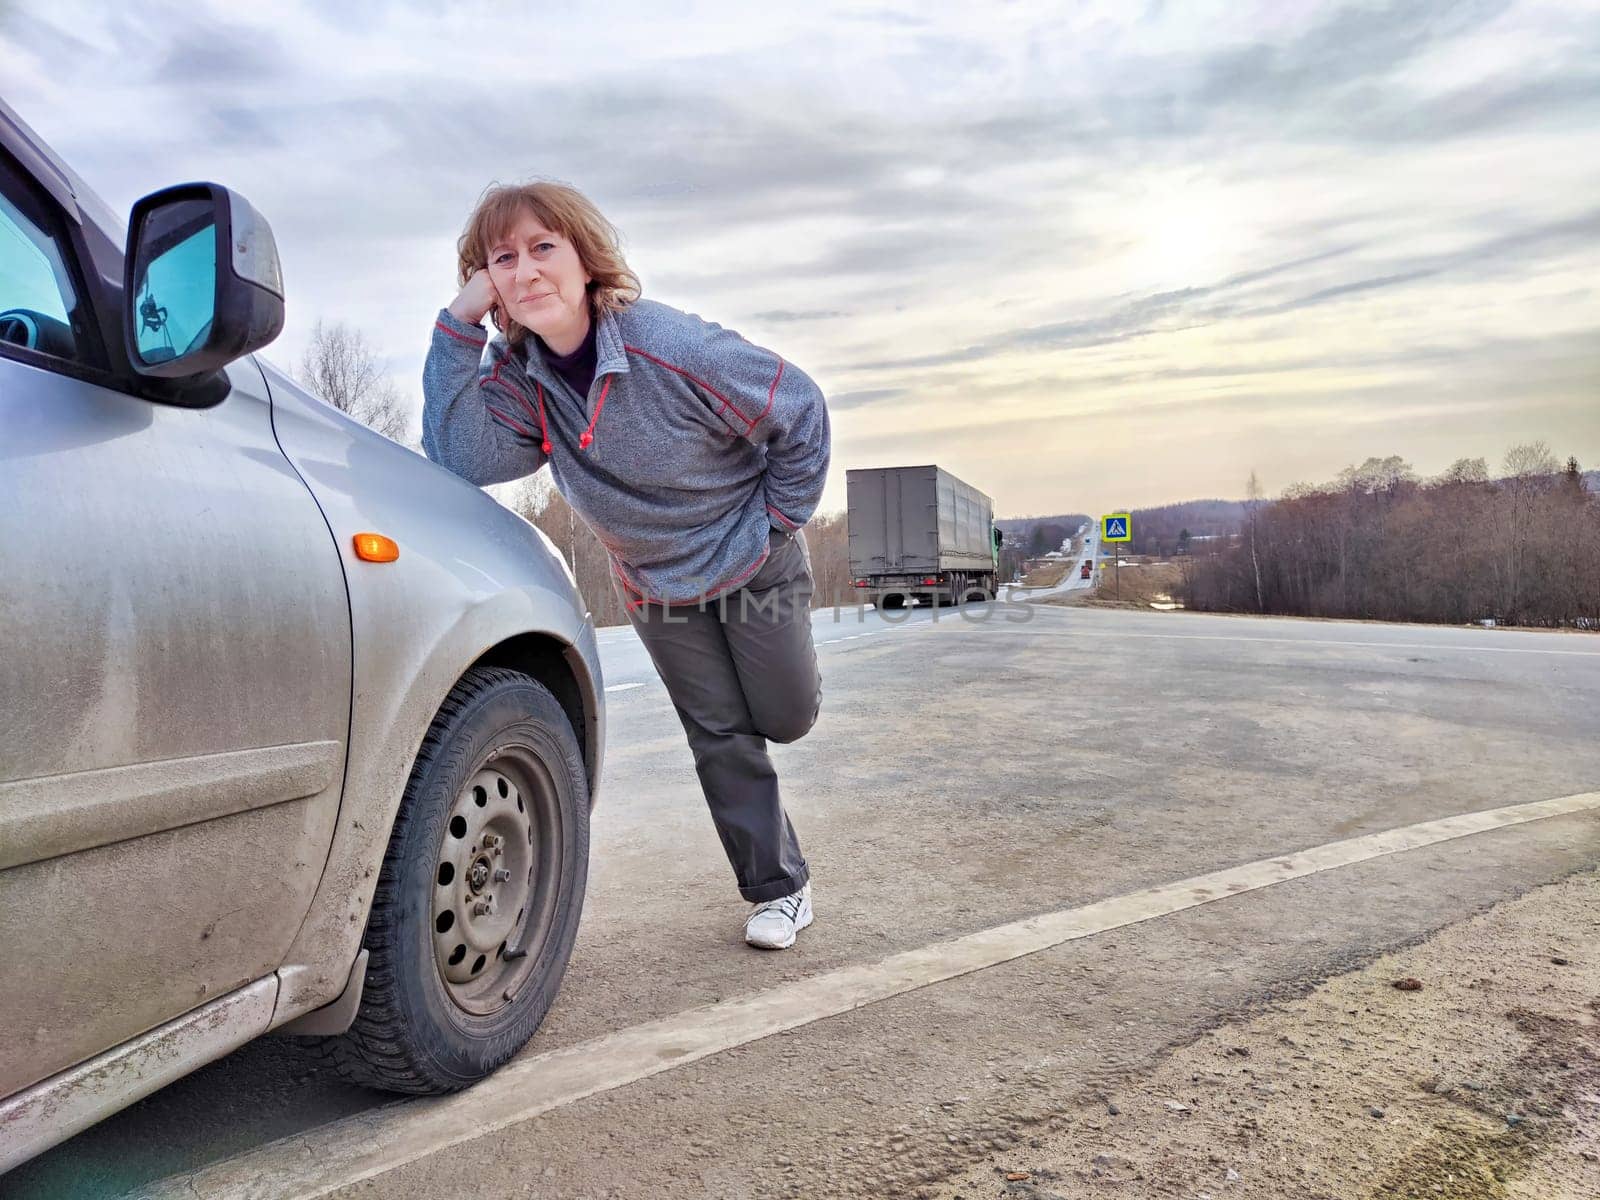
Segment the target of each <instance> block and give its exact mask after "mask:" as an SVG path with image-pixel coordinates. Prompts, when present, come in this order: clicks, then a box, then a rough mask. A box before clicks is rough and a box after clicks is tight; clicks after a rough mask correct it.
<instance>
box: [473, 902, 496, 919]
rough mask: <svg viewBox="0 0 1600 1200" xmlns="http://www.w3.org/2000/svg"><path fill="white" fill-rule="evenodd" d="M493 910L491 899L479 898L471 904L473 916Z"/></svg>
mask: <svg viewBox="0 0 1600 1200" xmlns="http://www.w3.org/2000/svg"><path fill="white" fill-rule="evenodd" d="M493 910H494V904H493V903H492V902H491V901H488V900H479V901H478V902H477V903H476V904H474V905H473V906H472V915H473V916H475V917H481V916H483V915H485V914H486V913H489V912H492V911H493Z"/></svg>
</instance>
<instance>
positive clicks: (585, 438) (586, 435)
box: [534, 375, 611, 454]
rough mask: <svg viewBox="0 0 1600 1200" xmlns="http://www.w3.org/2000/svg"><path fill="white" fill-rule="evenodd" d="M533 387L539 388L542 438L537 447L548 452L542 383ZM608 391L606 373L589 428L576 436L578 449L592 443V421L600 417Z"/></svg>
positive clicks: (548, 441) (609, 383)
mask: <svg viewBox="0 0 1600 1200" xmlns="http://www.w3.org/2000/svg"><path fill="white" fill-rule="evenodd" d="M534 387H536V388H538V389H539V436H540V437H541V438H543V439H544V440H543V443H542V444H541V445H540V447H539V449H541V450H543V451H544V452H545V453H546V454H549V453H550V430H549V428H548V427H547V426H546V425H545V423H544V384H542V383H535V384H534ZM610 391H611V376H609V375H607V376H606V381H605V383H603V384H602V385H601V386H600V399H599V400H598V401H596V402H595V406H594V416H593V417H592V418H591V419H590V421H589V428H587V429H585V430H584V431H583V435H582V436H581V437H579V438H578V447H579V449H582V450H587V449H588V448H589V447H590V446H592V445H594V423H595V422H596V421H598V420H599V419H600V410H601V409H602V408H604V407H605V406H606V394H607V393H608V392H610Z"/></svg>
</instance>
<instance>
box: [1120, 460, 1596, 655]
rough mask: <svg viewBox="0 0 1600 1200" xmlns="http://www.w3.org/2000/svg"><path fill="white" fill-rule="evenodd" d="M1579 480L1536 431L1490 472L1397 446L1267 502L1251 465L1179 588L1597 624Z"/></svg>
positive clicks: (1378, 612) (1305, 602)
mask: <svg viewBox="0 0 1600 1200" xmlns="http://www.w3.org/2000/svg"><path fill="white" fill-rule="evenodd" d="M1593 478H1595V474H1594V473H1593V472H1591V473H1589V474H1588V475H1585V473H1584V472H1583V471H1582V470H1581V469H1580V468H1579V466H1578V462H1577V460H1576V459H1574V458H1568V459H1567V461H1566V463H1565V465H1563V464H1561V462H1560V461H1559V460H1558V459H1557V458H1556V457H1555V456H1554V455H1553V454H1552V453H1551V452H1550V449H1549V447H1548V446H1547V445H1545V443H1543V442H1532V443H1527V444H1524V445H1519V446H1514V447H1512V448H1511V450H1510V451H1508V452H1507V454H1506V456H1505V459H1504V461H1503V464H1502V470H1501V472H1500V473H1499V476H1498V477H1497V478H1490V475H1489V471H1488V467H1487V464H1486V463H1485V461H1484V460H1483V459H1481V458H1471V459H1461V460H1459V461H1457V462H1456V463H1454V464H1453V465H1452V466H1451V467H1450V468H1449V469H1448V470H1447V471H1445V472H1444V473H1443V474H1441V475H1439V476H1437V477H1435V478H1432V479H1421V478H1419V477H1418V476H1417V474H1416V472H1415V471H1413V470H1412V468H1411V465H1410V464H1409V463H1407V462H1405V461H1404V460H1403V459H1401V458H1400V457H1398V456H1391V457H1389V458H1383V459H1378V458H1369V459H1368V460H1367V461H1366V462H1364V463H1362V464H1361V465H1360V466H1358V467H1349V468H1347V469H1346V470H1344V471H1342V472H1341V473H1340V474H1339V477H1338V478H1337V479H1336V480H1334V481H1333V482H1332V483H1329V484H1325V485H1322V486H1308V485H1300V486H1297V487H1295V488H1291V489H1290V490H1289V491H1287V492H1286V493H1285V494H1284V496H1283V497H1282V498H1281V499H1279V500H1277V501H1270V502H1269V501H1265V500H1263V499H1261V498H1259V496H1258V494H1257V493H1258V489H1257V488H1256V487H1255V486H1254V477H1253V476H1252V479H1251V485H1252V486H1251V488H1250V491H1251V494H1252V498H1251V499H1248V500H1246V501H1244V502H1243V504H1242V505H1241V508H1242V514H1241V516H1240V519H1239V522H1238V530H1237V536H1236V537H1232V538H1229V539H1226V540H1222V541H1216V542H1202V543H1194V544H1192V545H1191V546H1190V548H1189V553H1188V554H1187V555H1186V556H1185V557H1184V558H1183V559H1182V561H1183V562H1184V564H1185V568H1184V578H1183V585H1182V591H1183V597H1182V598H1183V601H1184V604H1185V605H1186V606H1187V607H1188V608H1191V609H1201V610H1210V611H1220V612H1262V613H1282V614H1289V615H1296V616H1321V617H1360V618H1373V619H1378V620H1389V621H1432V622H1445V623H1463V622H1469V621H1482V620H1493V621H1495V622H1497V623H1502V624H1514V625H1532V626H1545V627H1558V626H1565V627H1573V628H1586V629H1600V495H1597V494H1596V493H1595V491H1594V490H1593V489H1592V488H1591V486H1590V481H1591V479H1593ZM1179 507H1182V506H1179ZM1137 531H1138V518H1137V517H1136V518H1135V532H1137ZM1193 532H1194V531H1193V529H1192V528H1191V540H1192V534H1193Z"/></svg>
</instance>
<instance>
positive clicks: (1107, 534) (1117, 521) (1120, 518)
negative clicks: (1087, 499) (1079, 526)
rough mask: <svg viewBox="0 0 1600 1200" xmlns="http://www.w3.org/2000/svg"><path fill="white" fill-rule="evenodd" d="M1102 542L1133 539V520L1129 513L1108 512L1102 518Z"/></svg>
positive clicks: (1129, 540)
mask: <svg viewBox="0 0 1600 1200" xmlns="http://www.w3.org/2000/svg"><path fill="white" fill-rule="evenodd" d="M1100 540H1101V541H1102V542H1131V541H1133V520H1132V518H1131V517H1129V515H1128V514H1127V513H1108V514H1107V515H1106V516H1103V517H1101V518H1100Z"/></svg>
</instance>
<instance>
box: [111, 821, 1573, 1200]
mask: <svg viewBox="0 0 1600 1200" xmlns="http://www.w3.org/2000/svg"><path fill="white" fill-rule="evenodd" d="M1596 809H1600V792H1584V793H1581V794H1579V795H1573V796H1560V797H1557V798H1555V799H1552V800H1536V801H1533V802H1531V803H1527V804H1510V805H1506V806H1505V807H1503V808H1492V809H1487V810H1485V811H1482V812H1471V813H1462V814H1460V815H1458V816H1453V817H1443V818H1441V819H1439V820H1436V821H1423V822H1421V823H1419V824H1416V825H1406V826H1403V827H1401V828H1399V829H1390V830H1386V831H1385V832H1383V833H1373V834H1367V835H1366V836H1364V837H1357V838H1349V839H1346V840H1344V841H1338V842H1327V843H1324V844H1323V845H1321V846H1313V847H1311V848H1310V849H1308V850H1301V851H1291V852H1290V853H1288V854H1284V855H1281V856H1278V857H1275V858H1267V859H1261V860H1259V861H1257V862H1252V863H1245V864H1244V865H1242V866H1237V867H1228V868H1225V869H1223V870H1220V871H1213V872H1211V873H1210V874H1206V875H1197V876H1194V877H1193V878H1190V879H1182V880H1179V881H1178V882H1176V883H1167V884H1161V885H1159V886H1157V887H1152V888H1146V889H1145V890H1143V891H1139V892H1131V893H1129V894H1128V895H1125V896H1115V897H1112V898H1110V899H1107V900H1100V901H1097V902H1096V903H1093V904H1087V905H1084V906H1083V907H1081V908H1072V909H1064V910H1062V911H1059V912H1052V913H1043V914H1041V915H1039V916H1036V917H1028V918H1026V919H1025V920H1021V921H1015V922H1013V923H1011V924H1009V925H1000V926H997V927H995V928H993V929H985V930H982V931H980V932H978V933H973V934H968V935H967V936H966V937H960V938H956V939H954V940H953V941H948V942H938V943H935V944H934V945H931V946H924V947H922V948H921V949H918V950H907V951H905V952H903V953H901V954H894V955H891V956H890V957H888V958H886V959H883V960H881V961H879V962H875V963H862V964H860V965H857V966H850V967H841V968H839V969H838V970H834V971H827V972H824V973H822V974H819V975H813V976H811V977H810V978H808V979H801V980H797V981H795V982H793V983H787V984H783V985H781V986H779V987H774V988H770V989H768V990H767V991H764V992H757V993H755V994H754V995H751V996H742V997H738V998H736V999H732V1000H724V1001H721V1002H719V1003H716V1004H708V1005H706V1006H704V1007H702V1008H695V1009H690V1010H688V1011H686V1012H681V1013H675V1014H673V1015H672V1016H669V1017H662V1018H661V1019H659V1020H656V1021H650V1022H647V1023H645V1024H643V1025H635V1026H633V1027H631V1028H628V1029H622V1030H619V1031H618V1032H616V1033H612V1034H607V1035H605V1036H603V1037H598V1038H593V1039H591V1040H590V1041H587V1042H580V1043H578V1044H577V1045H574V1046H567V1047H565V1048H563V1049H560V1050H552V1051H550V1052H548V1053H545V1054H538V1055H532V1056H530V1057H527V1058H522V1059H517V1060H515V1061H513V1062H511V1063H510V1064H509V1065H507V1066H506V1067H504V1068H502V1069H501V1070H500V1072H499V1073H498V1074H496V1075H494V1076H493V1077H492V1078H490V1079H488V1080H486V1081H485V1082H483V1083H481V1084H479V1085H478V1086H477V1087H474V1088H473V1089H471V1091H469V1092H466V1093H464V1094H462V1095H459V1096H447V1097H441V1098H439V1099H434V1100H409V1101H401V1102H398V1103H395V1104H391V1105H388V1106H386V1107H384V1108H379V1109H374V1110H371V1111H369V1112H365V1113H360V1114H358V1115H356V1116H352V1117H347V1118H344V1119H343V1120H339V1121H334V1122H332V1123H330V1124H328V1125H324V1126H321V1127H320V1128H317V1129H311V1130H307V1131H306V1132H304V1133H299V1134H295V1135H293V1136H291V1137H287V1138H282V1139H280V1140H279V1141H276V1142H271V1143H269V1144H268V1145H266V1146H263V1147H261V1148H259V1149H257V1150H252V1151H250V1152H248V1153H246V1154H242V1155H240V1156H238V1157H237V1158H232V1159H227V1160H224V1161H223V1162H219V1163H215V1164H213V1165H211V1166H209V1167H204V1168H201V1169H200V1170H198V1171H194V1172H191V1173H188V1174H185V1175H175V1176H171V1177H169V1178H167V1179H164V1180H160V1181H158V1182H156V1183H154V1184H152V1185H151V1186H150V1187H148V1188H146V1189H144V1190H143V1191H140V1192H137V1193H135V1196H136V1197H139V1198H140V1200H192V1198H193V1197H195V1196H205V1197H207V1198H208V1200H210V1198H214V1197H225V1198H228V1200H311V1198H312V1197H317V1196H325V1195H327V1194H328V1193H329V1192H332V1191H335V1190H337V1189H338V1188H342V1187H348V1186H350V1185H351V1184H354V1183H359V1182H360V1181H361V1180H364V1179H371V1178H373V1177H375V1176H378V1175H382V1174H383V1173H385V1172H387V1171H392V1170H394V1169H395V1168H396V1167H401V1166H404V1165H405V1164H407V1163H411V1162H415V1161H416V1160H418V1159H420V1158H426V1157H427V1156H428V1155H430V1154H436V1153H438V1152H440V1151H442V1150H445V1149H448V1148H449V1147H451V1146H455V1145H459V1144H461V1143H462V1142H468V1141H472V1140H474V1139H476V1138H480V1137H484V1136H486V1135H488V1134H491V1133H494V1132H496V1131H497V1130H501V1129H505V1128H506V1127H507V1126H510V1125H515V1124H517V1123H519V1122H522V1121H527V1120H529V1119H531V1118H533V1117H536V1116H538V1115H539V1114H540V1113H544V1112H549V1111H550V1110H551V1109H554V1108H560V1107H561V1106H563V1105H567V1104H572V1103H574V1102H575V1101H578V1100H582V1099H584V1098H585V1097H588V1096H593V1095H596V1094H597V1093H600V1092H606V1091H610V1090H611V1089H613V1088H619V1087H625V1086H627V1085H628V1084H630V1083H635V1082H637V1081H638V1080H641V1079H646V1078H648V1077H650V1076H652V1075H656V1074H659V1073H661V1072H663V1071H670V1070H672V1069H673V1068H675V1067H680V1066H683V1065H684V1064H686V1063H691V1062H695V1061H697V1060H699V1059H702V1058H706V1057H707V1056H709V1055H713V1054H717V1053H719V1052H721V1051H723V1050H729V1049H732V1048H733V1047H735V1046H743V1045H746V1044H748V1043H750V1042H754V1041H758V1040H760V1039H761V1038H766V1037H771V1036H772V1035H773V1034H776V1033H782V1032H783V1031H784V1030H788V1029H794V1028H796V1027H798V1026H801V1025H809V1024H810V1023H812V1022H813V1021H820V1020H822V1019H824V1018H826V1017H833V1016H838V1015H840V1014H841V1013H847V1012H850V1011H852V1010H854V1009H857V1008H861V1007H863V1006H865V1005H868V1004H875V1003H877V1002H878V1001H880V1000H887V999H889V998H890V997H892V996H899V995H902V994H904V993H906V992H910V991H915V990H917V989H918V988H924V987H927V986H929V985H930V984H936V983H941V982H943V981H945V980H948V979H954V978H956V977H958V976H961V975H966V974H969V973H971V972H973V971H981V970H983V969H985V968H986V967H993V966H996V965H997V964H999V963H1004V962H1009V961H1011V960H1012V959H1016V958H1021V957H1023V956H1024V955H1028V954H1036V953H1038V952H1039V951H1041V950H1048V949H1050V948H1051V947H1053V946H1059V945H1061V944H1062V943H1064V942H1070V941H1075V940H1077V939H1079V938H1086V937H1092V936H1094V935H1095V934H1099V933H1105V932H1106V931H1108V930H1112V929H1120V928H1122V927H1123V926H1126V925H1132V924H1135V923H1137V922H1140V921H1148V920H1151V919H1152V918H1155V917H1164V916H1168V915H1170V914H1172V913H1176V912H1182V911H1183V910H1185V909H1189V908H1195V907H1197V906H1198V905H1201V904H1208V903H1210V902H1211V901H1213V900H1222V899H1226V898H1227V897H1229V896H1234V895H1239V894H1242V893H1244V892H1251V891H1256V890H1258V889H1260V888H1266V887H1271V886H1273V885H1274V884H1278V883H1285V882H1287V881H1289V880H1291V879H1300V878H1302V877H1304V876H1307V875H1313V874H1316V873H1317V872H1319V871H1330V870H1334V869H1336V868H1338V867H1347V866H1350V865H1352V864H1354V863H1359V862H1365V861H1367V860H1368V859H1373V858H1379V857H1382V856H1383V855H1387V854H1398V853H1401V852H1403V851H1406V850H1415V849H1418V848H1419V847H1423V846H1431V845H1434V844H1435V843H1438V842H1445V841H1449V840H1451V839H1453V838H1461V837H1467V836H1470V835H1472V834H1476V833H1485V832H1488V831H1489V830H1493V829H1501V828H1504V827H1506V826H1510V825H1521V824H1524V823H1526V822H1528V821H1541V820H1544V819H1546V818H1549V817H1559V816H1566V815H1568V814H1571V813H1578V812H1592V811H1594V810H1596ZM812 936H816V935H815V934H813V935H812Z"/></svg>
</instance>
